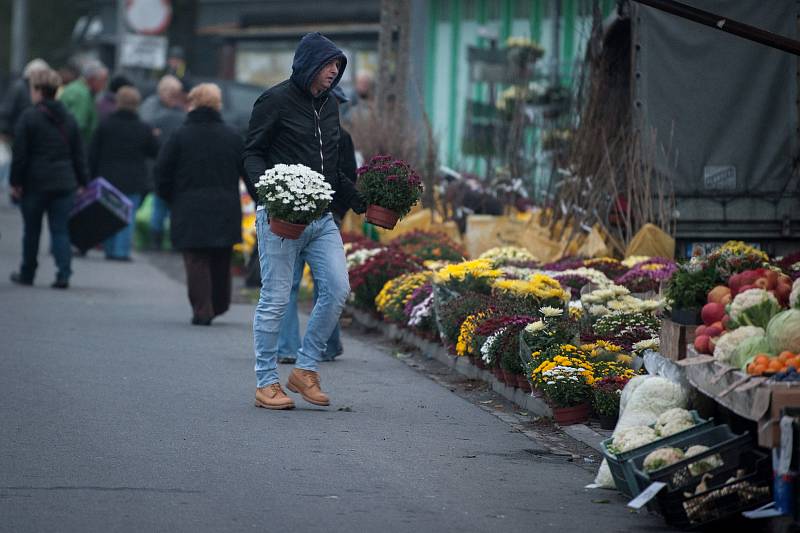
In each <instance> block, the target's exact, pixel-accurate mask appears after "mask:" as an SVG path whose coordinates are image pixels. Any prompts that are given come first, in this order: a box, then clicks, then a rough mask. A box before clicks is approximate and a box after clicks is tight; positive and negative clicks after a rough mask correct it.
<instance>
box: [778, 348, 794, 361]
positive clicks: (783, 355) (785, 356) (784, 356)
mask: <svg viewBox="0 0 800 533" xmlns="http://www.w3.org/2000/svg"><path fill="white" fill-rule="evenodd" d="M793 357H794V354H793V353H792V352H790V351H788V350H787V351H784V352H781V354H780V355H779V356H778V359H780V360H781V361H783V362H786V361H788V360H789V359H792V358H793Z"/></svg>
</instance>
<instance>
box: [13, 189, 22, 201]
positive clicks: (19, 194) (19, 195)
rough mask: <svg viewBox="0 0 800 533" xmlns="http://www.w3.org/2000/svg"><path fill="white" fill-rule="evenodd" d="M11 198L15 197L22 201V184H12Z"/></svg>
mask: <svg viewBox="0 0 800 533" xmlns="http://www.w3.org/2000/svg"><path fill="white" fill-rule="evenodd" d="M11 198H13V199H14V200H16V201H20V200H21V199H22V186H20V185H12V186H11Z"/></svg>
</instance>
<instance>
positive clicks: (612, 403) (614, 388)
mask: <svg viewBox="0 0 800 533" xmlns="http://www.w3.org/2000/svg"><path fill="white" fill-rule="evenodd" d="M629 380H630V378H629V377H625V376H608V377H604V378H602V379H598V380H597V381H595V382H594V383H593V384H592V405H593V406H594V410H595V412H597V413H598V414H600V415H604V416H617V415H618V414H619V400H620V396H622V389H624V388H625V385H626V384H627V383H628V381H629Z"/></svg>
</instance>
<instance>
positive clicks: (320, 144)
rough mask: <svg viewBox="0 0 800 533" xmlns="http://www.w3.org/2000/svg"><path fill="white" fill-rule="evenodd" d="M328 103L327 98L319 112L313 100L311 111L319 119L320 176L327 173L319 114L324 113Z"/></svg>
mask: <svg viewBox="0 0 800 533" xmlns="http://www.w3.org/2000/svg"><path fill="white" fill-rule="evenodd" d="M327 101H328V98H327V97H326V98H325V100H323V101H322V105H321V106H319V111H317V108H316V107H314V100H311V109H313V110H314V116H315V117H316V119H317V124H316V125H317V135H318V136H319V166H320V174H324V173H325V159H324V157H323V156H322V129H321V128H320V118H319V114H320V112H321V111H322V108H323V107H325V103H326V102H327Z"/></svg>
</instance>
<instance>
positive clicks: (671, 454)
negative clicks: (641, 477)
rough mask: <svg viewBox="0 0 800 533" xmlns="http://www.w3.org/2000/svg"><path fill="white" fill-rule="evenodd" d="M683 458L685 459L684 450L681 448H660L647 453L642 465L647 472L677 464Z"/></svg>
mask: <svg viewBox="0 0 800 533" xmlns="http://www.w3.org/2000/svg"><path fill="white" fill-rule="evenodd" d="M681 459H683V450H681V449H680V448H659V449H657V450H653V451H652V452H650V453H649V454H647V457H645V458H644V463H643V464H642V466H643V467H644V471H645V472H655V471H656V470H661V469H662V468H664V467H665V466H669V465H672V464H675V463H677V462H678V461H680V460H681Z"/></svg>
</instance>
